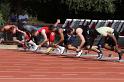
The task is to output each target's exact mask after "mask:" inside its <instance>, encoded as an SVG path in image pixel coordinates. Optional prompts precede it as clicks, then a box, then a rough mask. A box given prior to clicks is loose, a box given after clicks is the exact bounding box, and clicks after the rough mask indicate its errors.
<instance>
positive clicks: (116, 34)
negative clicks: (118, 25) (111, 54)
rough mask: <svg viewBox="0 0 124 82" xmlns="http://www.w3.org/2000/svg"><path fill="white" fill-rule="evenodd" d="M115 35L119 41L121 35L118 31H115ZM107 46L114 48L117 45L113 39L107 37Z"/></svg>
mask: <svg viewBox="0 0 124 82" xmlns="http://www.w3.org/2000/svg"><path fill="white" fill-rule="evenodd" d="M113 34H114V36H115V38H116V40H117V41H118V38H119V33H118V32H117V31H114V32H113ZM105 44H108V45H109V46H111V47H113V46H115V45H116V44H115V42H114V40H113V39H112V38H111V37H107V38H106V39H105Z"/></svg>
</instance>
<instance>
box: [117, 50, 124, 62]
mask: <svg viewBox="0 0 124 82" xmlns="http://www.w3.org/2000/svg"><path fill="white" fill-rule="evenodd" d="M123 53H124V52H123V51H121V52H118V57H119V60H121V59H122V55H123Z"/></svg>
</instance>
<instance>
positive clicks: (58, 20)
mask: <svg viewBox="0 0 124 82" xmlns="http://www.w3.org/2000/svg"><path fill="white" fill-rule="evenodd" d="M59 23H60V19H57V21H56V23H55V24H54V26H55V27H56V26H57V25H58V24H59Z"/></svg>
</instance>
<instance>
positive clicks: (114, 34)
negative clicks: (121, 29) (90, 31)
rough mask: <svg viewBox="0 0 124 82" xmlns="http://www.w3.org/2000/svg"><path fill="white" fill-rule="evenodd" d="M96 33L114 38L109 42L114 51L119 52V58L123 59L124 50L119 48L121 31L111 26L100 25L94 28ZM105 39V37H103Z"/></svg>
mask: <svg viewBox="0 0 124 82" xmlns="http://www.w3.org/2000/svg"><path fill="white" fill-rule="evenodd" d="M94 33H95V34H96V35H102V36H103V37H107V38H109V39H111V40H112V42H111V43H110V42H109V45H112V46H113V47H114V51H115V52H117V53H118V56H119V60H121V59H122V54H123V52H122V51H120V50H119V48H118V42H117V41H118V36H119V33H118V32H117V31H116V30H114V29H113V28H111V27H100V28H97V29H95V30H94ZM103 40H104V39H103Z"/></svg>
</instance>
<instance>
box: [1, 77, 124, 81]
mask: <svg viewBox="0 0 124 82" xmlns="http://www.w3.org/2000/svg"><path fill="white" fill-rule="evenodd" d="M0 79H1V80H5V79H8V80H35V79H36V80H38V79H39V80H48V79H49V80H104V81H105V80H110V81H111V80H112V81H113V80H124V78H109V77H108V78H95V77H94V78H0Z"/></svg>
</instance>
